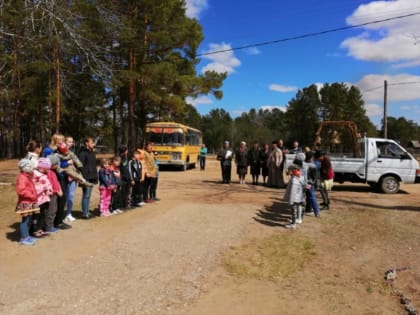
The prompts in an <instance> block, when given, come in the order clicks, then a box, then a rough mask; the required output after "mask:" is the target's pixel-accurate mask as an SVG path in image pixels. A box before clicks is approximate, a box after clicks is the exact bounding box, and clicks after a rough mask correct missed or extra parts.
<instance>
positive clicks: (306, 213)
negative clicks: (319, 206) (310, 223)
mask: <svg viewBox="0 0 420 315" xmlns="http://www.w3.org/2000/svg"><path fill="white" fill-rule="evenodd" d="M305 215H310V216H314V215H315V213H313V212H305Z"/></svg>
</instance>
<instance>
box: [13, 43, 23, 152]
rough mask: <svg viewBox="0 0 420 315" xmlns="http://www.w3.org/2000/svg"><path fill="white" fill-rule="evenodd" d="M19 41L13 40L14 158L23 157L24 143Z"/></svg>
mask: <svg viewBox="0 0 420 315" xmlns="http://www.w3.org/2000/svg"><path fill="white" fill-rule="evenodd" d="M18 46H19V44H18V39H17V37H14V38H13V50H14V54H13V95H14V100H13V101H14V105H15V108H14V113H13V152H11V154H12V157H18V156H21V153H22V143H21V142H22V141H21V130H20V127H21V126H20V117H21V108H20V89H21V83H20V70H19V61H18Z"/></svg>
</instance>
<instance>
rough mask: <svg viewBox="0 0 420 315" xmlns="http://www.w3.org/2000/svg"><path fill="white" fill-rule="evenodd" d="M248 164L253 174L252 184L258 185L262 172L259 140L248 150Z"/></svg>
mask: <svg viewBox="0 0 420 315" xmlns="http://www.w3.org/2000/svg"><path fill="white" fill-rule="evenodd" d="M248 164H249V166H250V172H251V175H252V185H258V177H259V176H260V174H261V151H260V148H259V146H258V143H257V142H255V143H254V145H253V146H252V148H251V150H249V151H248Z"/></svg>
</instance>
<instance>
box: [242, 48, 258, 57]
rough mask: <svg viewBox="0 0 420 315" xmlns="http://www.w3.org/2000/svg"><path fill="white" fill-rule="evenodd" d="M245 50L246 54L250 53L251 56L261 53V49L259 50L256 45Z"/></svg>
mask: <svg viewBox="0 0 420 315" xmlns="http://www.w3.org/2000/svg"><path fill="white" fill-rule="evenodd" d="M245 52H246V53H247V54H248V55H252V56H256V55H259V54H261V50H259V49H258V48H257V47H249V48H247V49H246V50H245Z"/></svg>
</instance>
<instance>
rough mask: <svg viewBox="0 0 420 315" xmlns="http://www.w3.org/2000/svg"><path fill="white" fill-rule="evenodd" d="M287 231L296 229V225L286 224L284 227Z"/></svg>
mask: <svg viewBox="0 0 420 315" xmlns="http://www.w3.org/2000/svg"><path fill="white" fill-rule="evenodd" d="M284 227H285V228H286V229H293V230H294V229H296V224H292V223H290V224H286V225H285V226H284Z"/></svg>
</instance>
